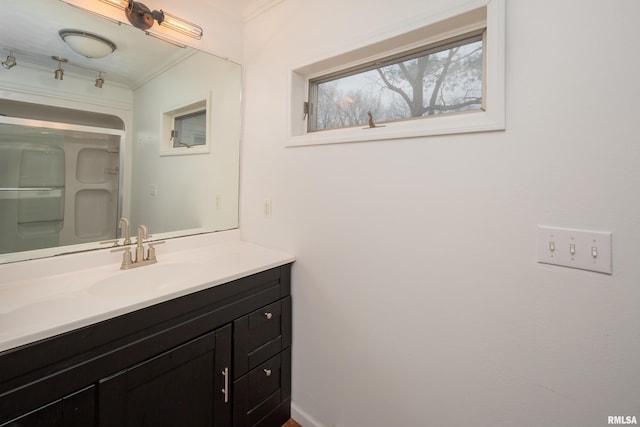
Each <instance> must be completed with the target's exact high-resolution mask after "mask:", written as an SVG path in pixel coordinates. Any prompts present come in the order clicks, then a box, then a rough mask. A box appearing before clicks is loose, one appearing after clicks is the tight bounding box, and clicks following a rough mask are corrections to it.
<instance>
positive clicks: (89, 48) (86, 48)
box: [58, 29, 116, 58]
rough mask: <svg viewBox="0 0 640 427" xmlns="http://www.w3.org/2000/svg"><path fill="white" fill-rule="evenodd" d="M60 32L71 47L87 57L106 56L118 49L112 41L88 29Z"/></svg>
mask: <svg viewBox="0 0 640 427" xmlns="http://www.w3.org/2000/svg"><path fill="white" fill-rule="evenodd" d="M58 34H59V35H60V37H61V38H62V40H64V42H65V43H66V44H68V45H69V47H70V48H71V49H73V50H74V51H75V52H76V53H78V54H80V55H82V56H85V57H87V58H104V57H105V56H107V55H110V54H111V53H113V52H114V51H115V50H116V45H115V43H113V42H112V41H110V40H107V39H105V38H104V37H100V36H98V35H96V34H92V33H88V32H86V31H81V30H70V29H64V30H60V31H58Z"/></svg>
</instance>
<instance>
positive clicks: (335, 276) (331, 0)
mask: <svg viewBox="0 0 640 427" xmlns="http://www.w3.org/2000/svg"><path fill="white" fill-rule="evenodd" d="M463 3H464V0H457V1H446V0H434V1H429V2H425V1H423V0H396V1H394V2H375V4H373V3H372V2H371V1H368V0H367V1H365V0H350V1H349V2H344V1H340V0H326V1H322V2H321V1H317V0H315V1H314V0H311V1H295V0H287V1H284V2H282V3H280V4H278V6H276V7H275V8H273V9H271V10H269V11H268V12H266V13H265V14H263V15H260V16H258V17H256V18H254V19H252V20H250V21H249V22H248V23H247V25H246V29H245V36H244V37H245V61H244V63H245V83H246V86H245V101H246V104H245V134H244V141H243V144H244V145H243V152H242V162H243V163H242V168H241V169H242V177H241V183H242V186H241V230H242V233H243V237H244V238H245V239H247V240H251V241H254V242H258V243H261V244H265V245H269V246H273V247H277V248H281V249H285V250H287V251H290V252H292V253H294V254H295V255H296V257H297V261H296V263H295V265H294V270H293V296H294V337H293V338H294V346H293V401H294V405H295V407H294V409H295V412H294V413H295V415H296V417H297V418H299V421H302V422H303V424H304V425H305V427H307V426H310V425H312V424H313V422H312V421H313V419H315V423H316V425H318V426H327V427H330V426H338V425H339V426H341V427H365V426H366V427H376V426H380V427H388V426H403V427H414V426H431V425H433V426H462V425H465V426H467V425H473V426H502V425H504V426H521V427H522V426H543V425H544V426H603V425H606V424H607V416H608V415H635V416H638V417H640V401H639V400H638V396H639V395H640V369H638V354H639V353H640V340H639V339H638V325H639V324H640V310H638V301H640V287H639V285H638V284H639V282H640V263H638V243H639V242H640V201H639V199H638V185H639V184H640V167H639V166H638V165H640V144H638V139H639V138H638V136H639V134H640V132H639V131H638V130H637V121H638V113H639V111H638V107H637V98H638V95H640V83H639V82H638V79H637V70H638V69H639V68H640V59H639V57H638V55H637V53H636V52H635V51H634V50H633V48H632V47H631V46H633V43H635V41H637V40H638V39H640V27H639V26H638V25H637V22H636V20H637V17H638V16H640V3H638V2H637V1H635V0H619V1H616V2H602V1H595V0H587V1H584V0H583V1H577V0H567V1H562V2H558V1H551V0H541V1H537V2H524V1H511V2H509V3H508V4H507V82H506V83H507V130H506V131H505V132H496V133H484V134H469V135H458V136H445V137H429V138H418V139H412V140H397V141H386V142H364V143H353V144H338V145H332V146H319V147H303V148H284V144H285V142H286V138H287V114H288V112H287V108H288V107H287V97H288V76H289V74H290V70H291V69H293V68H295V67H298V66H301V65H304V64H305V63H309V62H312V61H313V60H317V59H321V58H322V57H324V56H332V55H334V54H336V53H340V52H342V51H344V50H349V49H351V48H354V47H358V46H360V45H362V44H366V43H367V40H369V39H371V38H372V37H374V36H375V35H376V34H379V33H380V32H381V31H382V32H384V31H386V29H387V28H389V27H390V26H396V25H398V24H399V23H401V22H403V21H410V20H411V19H412V17H414V16H416V15H418V14H419V13H424V12H426V11H428V10H433V11H434V13H436V12H437V11H440V10H442V9H443V8H445V7H452V6H453V5H455V4H458V5H459V4H463ZM265 198H270V199H272V201H273V211H272V217H271V219H265V218H263V216H262V204H263V200H264V199H265ZM538 224H547V225H556V226H566V227H572V228H587V229H596V230H610V231H612V232H613V254H614V260H613V263H614V274H613V275H612V276H607V275H601V274H597V273H588V272H584V271H578V270H570V269H562V268H554V267H549V266H542V265H539V264H536V254H535V248H536V241H535V236H536V235H535V231H536V226H537V225H538Z"/></svg>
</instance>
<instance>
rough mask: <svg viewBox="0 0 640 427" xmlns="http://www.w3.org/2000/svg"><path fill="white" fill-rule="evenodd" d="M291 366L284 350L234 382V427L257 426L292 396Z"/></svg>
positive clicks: (288, 354) (289, 357) (288, 353)
mask: <svg viewBox="0 0 640 427" xmlns="http://www.w3.org/2000/svg"><path fill="white" fill-rule="evenodd" d="M290 365H291V351H290V349H286V350H284V351H283V352H282V353H280V354H277V355H276V356H274V357H272V358H271V359H269V360H267V361H266V362H264V363H262V364H260V365H259V366H257V367H255V368H254V369H252V370H251V371H250V372H249V373H248V374H246V375H244V376H242V377H241V378H239V379H237V380H236V381H234V383H233V392H234V393H233V394H234V396H235V397H234V407H233V418H234V419H233V425H234V427H244V426H246V427H249V426H254V425H257V424H258V423H259V422H260V421H261V420H262V419H263V418H265V417H267V416H268V415H269V414H270V413H271V412H273V411H274V410H276V408H278V406H279V405H280V404H281V402H282V401H284V400H286V399H287V398H288V397H289V396H290V395H291V377H290V374H289V369H290ZM280 425H282V423H280V424H278V426H280Z"/></svg>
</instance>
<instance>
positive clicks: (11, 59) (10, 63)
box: [2, 51, 17, 70]
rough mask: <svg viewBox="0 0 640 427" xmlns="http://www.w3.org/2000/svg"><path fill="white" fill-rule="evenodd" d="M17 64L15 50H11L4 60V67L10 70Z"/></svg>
mask: <svg viewBox="0 0 640 427" xmlns="http://www.w3.org/2000/svg"><path fill="white" fill-rule="evenodd" d="M16 64H17V62H16V57H15V56H13V52H11V51H9V55H8V56H7V59H6V60H5V61H2V67H3V68H4V69H5V70H10V69H12V68H13V67H15V66H16Z"/></svg>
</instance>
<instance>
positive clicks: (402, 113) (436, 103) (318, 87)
mask: <svg viewBox="0 0 640 427" xmlns="http://www.w3.org/2000/svg"><path fill="white" fill-rule="evenodd" d="M482 71H483V40H482V36H481V35H479V36H473V37H470V38H466V39H464V40H462V41H457V42H455V43H450V44H448V45H444V46H441V47H439V48H436V49H433V48H432V49H429V50H427V49H425V50H423V51H422V52H421V53H417V54H415V53H414V54H412V55H411V56H410V57H408V58H407V57H404V58H400V59H396V60H395V61H391V62H388V61H387V62H386V63H385V61H381V63H380V65H377V66H373V67H371V66H369V67H367V68H365V69H362V70H360V71H358V70H356V71H355V72H354V71H353V70H352V71H350V72H349V73H345V74H343V75H337V76H335V77H332V78H329V79H327V78H325V79H322V78H319V79H316V80H315V81H311V82H310V87H312V88H313V90H312V92H311V93H315V94H317V98H316V99H315V100H314V99H313V98H310V100H311V101H312V103H314V104H315V106H314V109H313V114H312V116H311V118H310V124H309V130H310V131H314V130H325V129H335V128H342V127H350V126H362V125H366V124H367V123H368V121H369V115H368V113H369V112H371V114H372V117H373V118H374V119H375V122H376V123H384V122H391V121H397V120H407V119H412V118H419V117H429V116H435V115H441V114H449V113H459V112H463V111H470V110H479V109H482V105H483V104H482V93H483V87H482V82H483V73H482Z"/></svg>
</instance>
